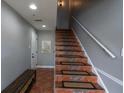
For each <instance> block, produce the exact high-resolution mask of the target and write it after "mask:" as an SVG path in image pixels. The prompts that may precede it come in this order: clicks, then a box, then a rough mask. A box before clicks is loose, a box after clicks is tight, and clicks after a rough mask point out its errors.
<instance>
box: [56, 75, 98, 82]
mask: <svg viewBox="0 0 124 93" xmlns="http://www.w3.org/2000/svg"><path fill="white" fill-rule="evenodd" d="M55 80H56V82H61V81H81V82H92V83H97V77H96V76H79V75H56V77H55Z"/></svg>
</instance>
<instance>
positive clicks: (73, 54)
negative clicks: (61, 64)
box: [56, 51, 85, 57]
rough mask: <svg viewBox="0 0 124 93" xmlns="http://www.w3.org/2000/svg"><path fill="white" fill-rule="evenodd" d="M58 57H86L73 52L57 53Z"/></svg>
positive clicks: (81, 53) (80, 53)
mask: <svg viewBox="0 0 124 93" xmlns="http://www.w3.org/2000/svg"><path fill="white" fill-rule="evenodd" d="M56 56H57V57H60V56H61V57H65V56H66V57H85V55H84V54H83V52H72V51H56Z"/></svg>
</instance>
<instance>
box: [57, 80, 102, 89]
mask: <svg viewBox="0 0 124 93" xmlns="http://www.w3.org/2000/svg"><path fill="white" fill-rule="evenodd" d="M56 88H68V89H93V90H94V89H95V90H97V89H98V90H104V89H103V88H102V87H101V86H100V85H99V84H97V83H92V82H81V81H61V82H57V83H56Z"/></svg>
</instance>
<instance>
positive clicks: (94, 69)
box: [72, 28, 109, 93]
mask: <svg viewBox="0 0 124 93" xmlns="http://www.w3.org/2000/svg"><path fill="white" fill-rule="evenodd" d="M72 31H73V32H74V34H75V36H76V38H77V40H78V42H79V44H80V46H81V48H82V50H83V51H84V53H85V55H86V57H87V58H88V62H89V64H91V65H92V68H93V72H94V73H95V74H96V75H97V76H98V83H99V84H100V85H101V86H102V87H103V88H104V89H105V91H106V93H109V91H108V89H107V87H106V86H105V84H104V82H103V80H102V78H101V77H100V75H99V74H98V72H97V70H96V68H95V66H94V64H93V62H92V61H91V59H90V57H89V56H88V54H87V52H86V50H85V48H84V47H83V45H82V43H81V41H80V39H79V38H78V36H77V35H76V33H75V31H74V29H73V28H72Z"/></svg>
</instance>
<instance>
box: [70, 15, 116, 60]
mask: <svg viewBox="0 0 124 93" xmlns="http://www.w3.org/2000/svg"><path fill="white" fill-rule="evenodd" d="M72 18H73V19H74V20H75V21H76V22H77V23H78V24H79V25H80V26H81V28H82V29H84V30H85V32H86V33H87V34H88V35H89V36H90V37H91V38H92V39H93V40H94V41H95V42H96V43H97V44H98V45H99V46H100V47H101V48H103V49H104V51H106V53H108V55H109V56H111V57H112V58H116V56H115V55H114V54H113V53H112V52H111V51H110V50H109V49H107V48H106V47H105V46H104V45H103V44H102V43H101V42H99V41H98V40H97V39H96V37H94V36H93V35H92V34H91V33H90V32H89V31H88V30H87V29H86V28H85V27H84V26H83V25H82V24H81V23H80V22H79V21H78V20H77V19H76V18H75V17H73V16H72Z"/></svg>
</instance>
